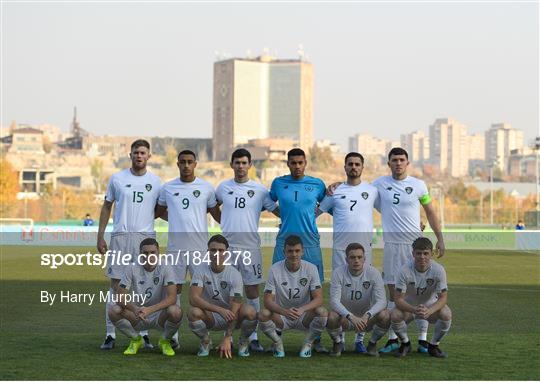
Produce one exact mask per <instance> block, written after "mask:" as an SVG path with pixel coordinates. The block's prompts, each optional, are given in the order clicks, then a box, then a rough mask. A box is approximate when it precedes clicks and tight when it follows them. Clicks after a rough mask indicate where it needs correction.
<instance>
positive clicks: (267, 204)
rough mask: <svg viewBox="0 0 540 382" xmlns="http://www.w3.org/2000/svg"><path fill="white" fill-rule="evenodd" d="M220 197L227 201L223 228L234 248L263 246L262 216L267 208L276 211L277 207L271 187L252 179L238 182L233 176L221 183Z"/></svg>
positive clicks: (223, 202) (222, 223)
mask: <svg viewBox="0 0 540 382" xmlns="http://www.w3.org/2000/svg"><path fill="white" fill-rule="evenodd" d="M216 198H217V200H218V202H220V203H222V204H223V205H222V207H221V229H222V230H223V235H224V236H225V237H226V238H227V240H228V241H229V245H230V246H231V247H233V248H248V249H254V248H257V249H258V248H260V247H261V238H260V237H259V233H258V229H259V217H260V216H261V212H262V211H263V210H268V211H273V210H274V209H275V208H276V203H275V202H274V201H273V200H272V199H270V196H269V195H268V190H267V189H266V188H265V187H264V186H263V185H262V184H259V183H257V182H254V181H252V180H248V181H247V182H245V183H238V182H235V181H234V179H229V180H226V181H224V182H222V183H221V184H220V185H219V186H218V188H217V190H216Z"/></svg>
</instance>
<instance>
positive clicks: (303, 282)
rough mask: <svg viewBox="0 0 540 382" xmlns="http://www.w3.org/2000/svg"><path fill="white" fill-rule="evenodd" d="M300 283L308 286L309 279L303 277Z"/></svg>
mask: <svg viewBox="0 0 540 382" xmlns="http://www.w3.org/2000/svg"><path fill="white" fill-rule="evenodd" d="M300 285H302V286H306V285H307V279H306V278H305V277H302V278H301V279H300Z"/></svg>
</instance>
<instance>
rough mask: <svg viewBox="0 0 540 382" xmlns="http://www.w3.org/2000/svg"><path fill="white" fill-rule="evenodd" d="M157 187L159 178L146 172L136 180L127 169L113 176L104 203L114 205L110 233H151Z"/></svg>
mask: <svg viewBox="0 0 540 382" xmlns="http://www.w3.org/2000/svg"><path fill="white" fill-rule="evenodd" d="M160 187H161V180H160V179H159V177H158V176H157V175H154V174H152V173H151V172H149V171H147V172H146V173H145V174H144V175H140V176H139V175H133V173H132V172H131V169H129V168H128V169H125V170H122V171H119V172H117V173H115V174H113V175H112V176H111V178H110V179H109V184H108V185H107V192H106V193H105V200H106V201H108V202H110V203H113V202H114V203H115V206H114V216H113V221H114V225H113V233H116V232H131V233H136V232H139V233H153V232H154V209H155V207H156V202H157V199H158V196H159V190H160Z"/></svg>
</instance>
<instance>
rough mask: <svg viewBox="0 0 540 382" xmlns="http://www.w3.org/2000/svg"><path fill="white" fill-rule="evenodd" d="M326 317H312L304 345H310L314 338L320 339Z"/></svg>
mask: <svg viewBox="0 0 540 382" xmlns="http://www.w3.org/2000/svg"><path fill="white" fill-rule="evenodd" d="M327 320H328V318H327V317H314V318H313V320H311V323H310V324H309V332H308V334H307V336H306V338H305V339H304V342H306V343H312V342H313V341H315V339H316V338H318V339H320V338H321V334H322V332H323V330H324V328H325V327H326V321H327Z"/></svg>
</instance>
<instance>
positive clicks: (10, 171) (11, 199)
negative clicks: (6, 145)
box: [0, 159, 19, 217]
mask: <svg viewBox="0 0 540 382" xmlns="http://www.w3.org/2000/svg"><path fill="white" fill-rule="evenodd" d="M18 192H19V177H18V174H17V172H16V171H15V169H14V168H13V166H12V165H11V163H9V162H8V161H7V160H6V159H0V217H10V215H11V214H13V213H14V212H15V210H16V208H17V193H18Z"/></svg>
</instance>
